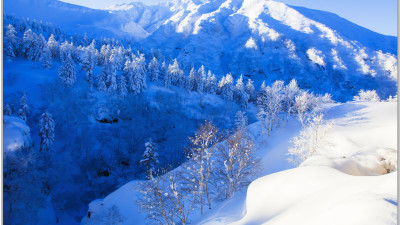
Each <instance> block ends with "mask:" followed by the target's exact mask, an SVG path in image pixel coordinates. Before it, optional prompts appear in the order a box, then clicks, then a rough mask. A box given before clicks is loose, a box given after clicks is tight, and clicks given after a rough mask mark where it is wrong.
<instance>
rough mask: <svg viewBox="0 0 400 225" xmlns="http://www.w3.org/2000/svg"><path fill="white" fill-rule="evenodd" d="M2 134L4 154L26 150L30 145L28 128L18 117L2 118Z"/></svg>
mask: <svg viewBox="0 0 400 225" xmlns="http://www.w3.org/2000/svg"><path fill="white" fill-rule="evenodd" d="M3 132H4V135H3V149H4V152H8V151H15V150H18V149H23V148H27V147H29V146H30V145H31V136H30V128H29V126H28V125H26V123H25V121H23V120H22V119H20V118H18V117H15V116H4V118H3Z"/></svg>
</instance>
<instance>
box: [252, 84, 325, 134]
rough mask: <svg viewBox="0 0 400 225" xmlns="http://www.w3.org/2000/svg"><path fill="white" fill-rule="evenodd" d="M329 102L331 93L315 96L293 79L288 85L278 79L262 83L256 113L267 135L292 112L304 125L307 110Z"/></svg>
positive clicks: (286, 119)
mask: <svg viewBox="0 0 400 225" xmlns="http://www.w3.org/2000/svg"><path fill="white" fill-rule="evenodd" d="M331 102H333V100H332V98H331V95H329V94H325V95H323V96H320V95H317V96H315V95H314V94H312V93H309V92H308V91H305V90H301V89H300V88H299V87H298V85H297V82H296V80H294V79H293V80H291V81H290V83H289V84H288V85H284V82H283V81H280V80H278V81H275V82H274V83H273V84H271V85H270V86H266V85H265V83H263V84H262V86H261V90H260V91H259V93H258V95H257V106H258V114H257V115H258V118H259V120H260V121H261V122H262V125H263V127H264V130H265V133H267V134H268V135H269V134H270V132H271V131H272V130H273V129H274V128H275V127H277V126H279V125H280V123H284V122H287V121H288V118H289V116H290V115H292V114H296V115H297V118H298V119H299V121H300V122H301V124H302V125H303V126H304V125H305V120H306V116H307V112H308V111H311V110H313V109H315V108H316V107H318V106H319V105H321V104H324V103H331Z"/></svg>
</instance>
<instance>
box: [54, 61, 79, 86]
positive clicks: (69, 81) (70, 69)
mask: <svg viewBox="0 0 400 225" xmlns="http://www.w3.org/2000/svg"><path fill="white" fill-rule="evenodd" d="M75 73H76V69H75V64H74V61H73V60H72V58H71V56H70V55H68V54H67V55H65V56H64V57H63V61H62V65H61V66H60V68H59V69H58V78H59V79H60V80H61V82H62V83H63V84H64V86H66V87H68V88H70V87H72V86H73V85H74V84H75V81H76V74H75Z"/></svg>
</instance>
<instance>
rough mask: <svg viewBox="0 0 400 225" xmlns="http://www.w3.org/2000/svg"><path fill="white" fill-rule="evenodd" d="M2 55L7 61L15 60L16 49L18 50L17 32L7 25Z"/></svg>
mask: <svg viewBox="0 0 400 225" xmlns="http://www.w3.org/2000/svg"><path fill="white" fill-rule="evenodd" d="M3 44H4V46H3V49H4V55H5V56H6V57H7V58H8V59H9V60H12V59H14V58H15V56H16V54H17V52H16V51H17V48H18V37H17V32H16V31H15V28H14V27H13V26H12V25H11V24H8V26H7V31H6V32H5V34H4V42H3Z"/></svg>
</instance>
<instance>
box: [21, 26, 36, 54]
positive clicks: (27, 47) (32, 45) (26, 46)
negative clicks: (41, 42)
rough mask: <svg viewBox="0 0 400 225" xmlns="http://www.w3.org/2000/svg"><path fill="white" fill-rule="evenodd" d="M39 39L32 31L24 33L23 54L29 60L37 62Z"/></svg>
mask: <svg viewBox="0 0 400 225" xmlns="http://www.w3.org/2000/svg"><path fill="white" fill-rule="evenodd" d="M37 39H38V37H37V35H36V34H35V33H33V32H32V30H31V29H28V30H27V31H25V32H24V37H23V39H22V42H23V45H22V52H23V54H24V55H25V57H27V58H28V59H29V60H37V58H36V57H37V52H36V50H37V48H36V45H37Z"/></svg>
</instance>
